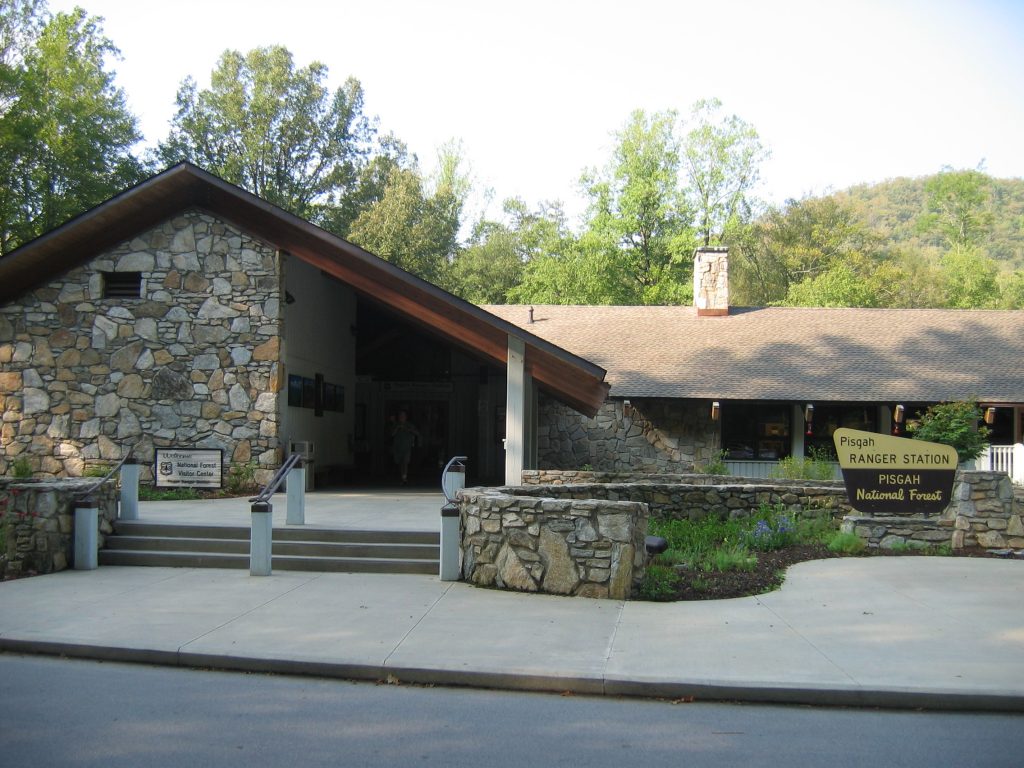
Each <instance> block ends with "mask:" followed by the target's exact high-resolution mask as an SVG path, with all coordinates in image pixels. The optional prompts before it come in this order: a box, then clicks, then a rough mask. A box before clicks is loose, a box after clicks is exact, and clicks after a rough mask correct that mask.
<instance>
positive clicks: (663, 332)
mask: <svg viewBox="0 0 1024 768" xmlns="http://www.w3.org/2000/svg"><path fill="white" fill-rule="evenodd" d="M484 308H485V309H487V311H488V312H491V313H493V314H496V315H498V316H499V317H502V318H504V319H505V320H508V321H509V322H512V323H516V324H517V325H519V326H521V327H523V328H527V329H529V330H530V332H531V333H533V334H536V335H538V336H541V337H543V338H545V339H547V340H548V341H550V342H551V343H553V344H557V345H558V346H560V347H564V348H565V349H568V350H569V351H571V352H573V353H575V354H577V355H580V356H582V357H586V358H587V359H588V360H592V361H594V362H595V363H597V364H598V365H601V366H602V367H604V368H606V369H607V371H608V382H609V383H610V384H611V394H612V395H613V396H617V397H636V398H640V397H672V398H702V399H712V400H733V399H734V400H795V401H803V402H815V401H819V402H820V401H833V402H836V401H852V402H898V401H907V402H941V401H949V400H963V399H966V398H971V397H977V398H979V399H980V400H982V401H984V402H990V403H1024V311H981V310H979V311H973V310H942V309H804V308H783V307H774V308H767V309H732V310H731V312H730V314H729V315H727V316H724V317H697V313H696V310H694V309H693V308H692V307H593V306H535V307H534V311H533V317H534V322H533V323H532V324H530V322H529V313H528V308H527V307H524V306H486V307H484Z"/></svg>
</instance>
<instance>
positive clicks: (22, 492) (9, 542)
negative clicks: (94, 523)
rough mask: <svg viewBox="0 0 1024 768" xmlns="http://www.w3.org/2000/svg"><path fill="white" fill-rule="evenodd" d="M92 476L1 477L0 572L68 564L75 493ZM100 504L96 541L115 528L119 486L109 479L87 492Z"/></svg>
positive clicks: (22, 572)
mask: <svg viewBox="0 0 1024 768" xmlns="http://www.w3.org/2000/svg"><path fill="white" fill-rule="evenodd" d="M95 483H96V479H95V478H83V479H77V480H57V481H53V482H46V481H33V480H12V479H10V478H0V544H2V546H0V578H4V579H10V578H16V577H18V576H27V575H32V574H42V573H53V572H54V571H61V570H64V569H65V568H67V567H68V566H69V565H71V564H72V557H73V553H74V523H75V512H74V503H75V499H76V498H78V496H79V495H80V494H81V492H82V491H83V490H85V489H87V488H89V487H90V486H92V485H93V484H95ZM91 497H92V498H93V499H95V500H96V503H97V504H96V505H97V507H98V508H99V523H100V530H99V539H98V542H99V547H100V548H101V549H102V548H103V545H104V537H105V536H106V534H108V533H111V532H112V531H113V528H112V524H113V522H114V520H115V519H116V518H117V502H118V490H117V483H116V481H114V480H108V481H107V482H106V483H104V484H103V485H102V486H101V487H100V488H99V489H97V490H96V491H95V492H94V493H93V494H92V496H91Z"/></svg>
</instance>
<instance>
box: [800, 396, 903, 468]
mask: <svg viewBox="0 0 1024 768" xmlns="http://www.w3.org/2000/svg"><path fill="white" fill-rule="evenodd" d="M908 410H909V409H908ZM839 427H846V428H847V429H859V430H861V431H862V432H877V431H878V407H877V406H874V405H866V404H856V403H851V404H839V405H821V404H816V405H815V406H814V420H813V421H812V422H811V423H810V424H809V425H805V426H804V429H805V431H806V434H805V437H804V453H806V454H807V455H808V456H810V455H811V450H812V449H813V450H814V451H815V452H816V453H818V454H819V455H825V454H829V455H832V456H834V455H835V452H836V449H835V443H834V442H833V440H832V435H833V434H835V431H836V430H837V429H839Z"/></svg>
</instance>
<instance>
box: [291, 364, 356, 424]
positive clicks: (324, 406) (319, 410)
mask: <svg viewBox="0 0 1024 768" xmlns="http://www.w3.org/2000/svg"><path fill="white" fill-rule="evenodd" d="M318 392H319V394H318ZM288 405H290V406H292V407H293V408H312V409H313V410H314V412H316V415H317V416H321V415H323V412H324V411H327V412H333V413H344V412H345V387H344V386H343V385H341V384H331V383H330V382H327V381H324V377H323V376H322V375H321V374H316V377H315V378H312V379H311V378H309V377H308V376H296V375H295V374H293V373H292V374H289V375H288Z"/></svg>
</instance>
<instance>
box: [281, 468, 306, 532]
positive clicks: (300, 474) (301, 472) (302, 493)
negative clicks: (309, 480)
mask: <svg viewBox="0 0 1024 768" xmlns="http://www.w3.org/2000/svg"><path fill="white" fill-rule="evenodd" d="M285 523H286V524H287V525H305V524H306V467H305V466H304V465H303V463H302V461H301V460H300V461H299V462H298V463H297V464H296V465H295V466H294V467H292V470H291V471H290V472H289V473H288V513H287V515H286V517H285Z"/></svg>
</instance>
